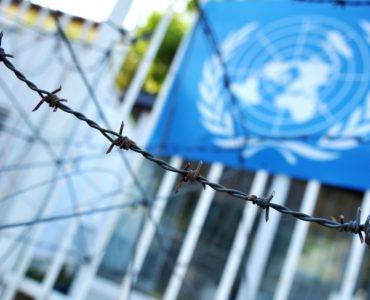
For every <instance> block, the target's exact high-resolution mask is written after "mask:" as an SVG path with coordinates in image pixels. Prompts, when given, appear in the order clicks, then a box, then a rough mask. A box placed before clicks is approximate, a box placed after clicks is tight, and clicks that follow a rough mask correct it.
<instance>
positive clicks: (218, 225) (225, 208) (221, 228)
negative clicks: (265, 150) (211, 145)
mask: <svg viewBox="0 0 370 300" xmlns="http://www.w3.org/2000/svg"><path fill="white" fill-rule="evenodd" d="M252 180H253V175H252V174H251V173H247V172H241V171H236V170H232V169H226V170H225V171H224V173H223V176H222V178H221V181H220V182H221V184H223V185H225V186H231V187H234V188H236V189H240V190H244V191H248V190H249V188H250V185H251V182H252ZM244 204H245V202H244V201H242V200H240V199H236V198H234V197H231V196H228V195H227V194H224V193H216V194H215V197H214V200H213V202H212V204H211V208H210V211H209V213H208V216H207V219H206V222H205V224H204V227H203V229H202V232H201V235H200V238H199V241H198V243H197V246H196V249H195V252H194V255H193V257H192V260H191V263H190V266H189V269H188V272H187V274H186V277H185V280H184V284H183V285H182V289H181V291H180V299H189V298H190V297H195V298H197V299H210V298H212V297H213V296H214V293H215V292H216V289H217V285H218V283H219V281H220V279H221V275H222V271H223V268H224V265H225V263H226V259H227V256H228V252H229V251H230V248H231V246H232V242H233V240H234V236H235V232H236V230H237V226H238V224H239V221H240V218H241V215H242V213H243V208H244Z"/></svg>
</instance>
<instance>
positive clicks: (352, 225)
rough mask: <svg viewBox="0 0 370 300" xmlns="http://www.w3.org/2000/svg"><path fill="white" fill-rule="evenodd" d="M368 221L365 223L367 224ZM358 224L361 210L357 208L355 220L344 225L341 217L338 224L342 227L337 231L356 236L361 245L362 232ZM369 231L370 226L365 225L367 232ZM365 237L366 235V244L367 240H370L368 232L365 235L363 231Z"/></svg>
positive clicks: (362, 240)
mask: <svg viewBox="0 0 370 300" xmlns="http://www.w3.org/2000/svg"><path fill="white" fill-rule="evenodd" d="M369 217H370V216H369ZM369 217H368V220H369ZM368 220H367V221H366V222H368ZM360 222H361V208H360V207H359V208H358V209H357V213H356V218H354V219H353V220H351V221H348V222H345V223H344V222H343V216H341V217H340V223H341V224H342V226H341V227H339V231H345V232H352V233H354V234H358V236H359V238H360V241H361V243H363V242H364V237H363V235H362V232H361V223H360ZM369 230H370V226H369V225H367V231H369ZM365 235H366V239H367V241H366V243H368V242H369V238H370V232H368V233H367V232H366V231H365Z"/></svg>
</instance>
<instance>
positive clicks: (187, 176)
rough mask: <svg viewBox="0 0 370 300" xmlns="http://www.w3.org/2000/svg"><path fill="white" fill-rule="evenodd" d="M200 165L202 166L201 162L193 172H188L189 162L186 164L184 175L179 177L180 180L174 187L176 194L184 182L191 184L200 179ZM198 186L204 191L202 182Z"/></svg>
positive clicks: (204, 186)
mask: <svg viewBox="0 0 370 300" xmlns="http://www.w3.org/2000/svg"><path fill="white" fill-rule="evenodd" d="M202 165H203V162H202V161H200V162H199V163H198V165H197V167H196V169H195V170H190V167H191V164H190V162H188V163H186V165H185V167H184V171H186V173H184V174H182V175H181V179H180V181H179V182H178V184H177V186H176V193H177V192H178V191H179V190H180V189H181V188H182V186H183V185H184V183H186V182H191V183H192V182H194V181H198V180H199V178H200V177H201V175H200V169H201V168H202ZM200 184H201V185H202V187H203V189H206V185H205V184H204V183H203V182H200Z"/></svg>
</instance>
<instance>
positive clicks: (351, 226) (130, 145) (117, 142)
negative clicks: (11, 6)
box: [0, 33, 370, 245]
mask: <svg viewBox="0 0 370 300" xmlns="http://www.w3.org/2000/svg"><path fill="white" fill-rule="evenodd" d="M2 36H3V34H2V33H1V34H0V62H2V63H3V64H4V66H5V67H6V68H8V69H9V70H10V71H12V72H13V73H14V75H15V76H16V77H17V78H18V79H19V80H20V81H22V82H24V83H25V84H26V85H27V86H28V87H29V88H30V89H31V90H33V91H35V92H36V93H37V94H38V95H39V96H40V97H41V100H40V102H39V104H38V105H37V107H39V106H40V105H41V104H43V103H46V104H48V105H49V106H50V107H52V108H53V109H54V110H56V109H60V110H62V111H64V112H66V113H68V114H71V115H73V116H75V117H76V118H77V119H79V120H81V121H83V122H85V123H86V124H87V125H88V126H90V127H91V128H93V129H95V130H97V131H99V132H100V133H101V134H102V135H103V136H104V137H105V138H106V139H108V140H109V141H110V142H111V143H112V144H113V145H114V146H117V147H119V148H121V149H124V150H131V151H134V152H136V153H138V154H140V155H142V156H143V157H144V158H145V159H147V160H149V161H151V162H153V163H155V164H157V165H158V166H159V167H161V168H162V169H164V170H166V171H170V172H174V173H177V174H180V175H181V177H182V180H184V179H185V178H188V181H191V182H198V183H200V184H201V185H205V186H209V187H210V188H212V189H214V190H216V191H218V192H222V193H226V194H229V195H231V196H233V197H235V198H239V199H243V200H246V201H250V202H252V203H253V204H255V205H258V206H259V207H261V208H262V209H266V213H267V214H268V208H272V209H274V210H276V211H278V212H280V213H282V214H286V215H290V216H293V217H295V218H297V219H299V220H302V221H307V222H312V223H316V224H319V225H321V226H324V227H327V228H332V229H337V230H340V231H346V232H352V233H354V234H358V235H359V237H360V239H361V241H365V242H366V244H368V245H370V214H369V216H368V217H367V220H366V222H365V223H363V224H361V223H360V217H359V215H360V209H359V210H358V213H357V215H356V217H355V218H354V219H353V220H350V221H347V222H344V221H343V220H341V221H340V222H338V221H336V220H332V219H327V218H320V217H313V216H310V215H307V214H304V213H302V212H298V211H294V210H292V209H290V208H288V207H286V206H283V205H279V204H276V203H273V202H271V200H272V195H270V196H268V197H258V196H255V195H248V194H246V193H245V192H243V191H239V190H237V189H232V188H228V187H225V186H223V185H221V184H219V183H214V182H211V181H209V180H208V179H206V178H205V177H203V176H202V175H200V173H199V172H196V171H194V170H185V169H178V168H175V167H173V166H171V165H170V164H168V163H167V162H165V161H163V160H162V159H160V158H157V157H155V156H154V155H152V154H151V153H149V152H147V151H145V150H143V149H141V148H140V147H139V146H138V145H136V143H135V142H134V141H133V140H131V139H130V138H128V137H127V136H123V135H122V132H121V133H120V132H116V131H113V130H109V129H106V128H103V127H101V126H100V125H99V124H98V123H96V122H95V121H94V120H92V119H89V118H88V117H86V116H85V115H84V114H82V113H81V112H78V111H75V110H73V109H72V108H70V107H69V106H67V105H66V104H63V103H62V102H61V100H62V99H60V98H59V97H58V95H57V93H56V91H54V92H53V93H50V92H48V91H46V90H43V89H40V88H39V87H38V86H37V85H36V84H35V83H33V82H32V81H30V80H29V79H27V78H26V76H25V75H24V74H23V73H22V72H21V71H19V70H18V69H17V68H16V67H15V66H14V65H13V64H12V63H11V62H10V60H9V58H10V57H11V55H9V54H7V53H6V52H5V50H4V49H3V48H2V47H1V39H2ZM267 217H268V215H267ZM363 234H365V238H364V237H363Z"/></svg>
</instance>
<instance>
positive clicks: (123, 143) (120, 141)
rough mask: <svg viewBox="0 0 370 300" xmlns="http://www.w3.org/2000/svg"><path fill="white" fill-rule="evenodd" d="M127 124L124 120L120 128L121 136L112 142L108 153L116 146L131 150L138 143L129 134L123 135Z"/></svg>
mask: <svg viewBox="0 0 370 300" xmlns="http://www.w3.org/2000/svg"><path fill="white" fill-rule="evenodd" d="M124 126H125V124H124V123H123V122H122V123H121V127H120V129H119V137H117V138H116V139H115V140H114V141H113V142H112V144H111V145H110V146H109V148H108V150H107V152H106V154H109V153H110V152H111V151H112V149H113V148H114V146H117V147H119V148H120V149H124V150H129V149H130V148H131V147H132V146H133V145H136V144H135V142H134V141H133V140H130V139H129V138H128V137H127V136H122V133H123V127H124Z"/></svg>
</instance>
